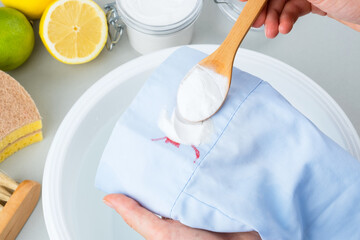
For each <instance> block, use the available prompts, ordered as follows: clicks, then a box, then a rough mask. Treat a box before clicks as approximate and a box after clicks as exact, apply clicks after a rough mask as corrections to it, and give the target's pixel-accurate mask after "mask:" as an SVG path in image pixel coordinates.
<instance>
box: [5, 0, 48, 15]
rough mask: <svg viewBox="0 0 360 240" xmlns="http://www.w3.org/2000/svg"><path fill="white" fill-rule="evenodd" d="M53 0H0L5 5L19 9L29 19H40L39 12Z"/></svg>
mask: <svg viewBox="0 0 360 240" xmlns="http://www.w3.org/2000/svg"><path fill="white" fill-rule="evenodd" d="M54 1H55V0H1V2H2V3H3V4H4V5H5V6H6V7H11V8H15V9H17V10H19V11H20V12H22V13H23V14H25V15H26V16H27V17H28V18H30V19H33V20H35V19H40V17H41V14H42V13H43V12H44V10H45V8H46V7H47V6H49V4H50V3H52V2H54Z"/></svg>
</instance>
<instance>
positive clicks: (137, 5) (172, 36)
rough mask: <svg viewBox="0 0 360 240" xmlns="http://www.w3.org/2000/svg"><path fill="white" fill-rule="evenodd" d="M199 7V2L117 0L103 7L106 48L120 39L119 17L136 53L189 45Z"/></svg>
mask: <svg viewBox="0 0 360 240" xmlns="http://www.w3.org/2000/svg"><path fill="white" fill-rule="evenodd" d="M202 5H203V2H202V0H116V3H111V4H108V5H106V6H105V9H106V10H107V17H108V22H109V31H110V32H109V35H110V39H111V41H112V42H111V43H110V45H108V47H109V48H112V46H113V44H114V43H116V42H117V41H118V40H119V38H120V35H121V32H122V26H121V25H120V24H119V18H120V19H121V21H122V22H123V23H124V25H126V29H127V33H128V37H129V41H130V44H131V46H132V47H133V48H134V49H135V50H136V51H138V52H139V53H142V54H145V53H149V52H153V51H156V50H159V49H163V48H168V47H174V46H178V45H186V44H189V43H190V42H191V40H192V36H193V32H194V23H195V21H196V19H197V18H198V17H199V15H200V12H201V9H202ZM111 28H113V29H114V30H115V33H114V31H113V32H111Z"/></svg>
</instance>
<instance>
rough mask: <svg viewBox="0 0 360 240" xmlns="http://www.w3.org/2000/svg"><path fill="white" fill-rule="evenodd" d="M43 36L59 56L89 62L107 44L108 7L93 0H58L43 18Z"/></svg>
mask: <svg viewBox="0 0 360 240" xmlns="http://www.w3.org/2000/svg"><path fill="white" fill-rule="evenodd" d="M39 32H40V37H41V39H42V41H43V43H44V45H45V47H46V48H47V50H48V51H49V52H50V54H51V55H52V56H53V57H55V58H56V59H57V60H59V61H61V62H63V63H67V64H80V63H85V62H89V61H91V60H92V59H94V58H95V57H97V55H99V53H100V52H101V50H102V49H103V48H104V45H105V43H106V39H107V22H106V17H105V13H104V11H103V10H102V9H101V8H100V7H99V6H98V5H97V4H96V3H95V2H93V1H91V0H58V1H56V2H54V3H53V4H51V5H50V6H49V7H48V8H47V9H46V10H45V12H44V14H43V16H42V17H41V20H40V30H39Z"/></svg>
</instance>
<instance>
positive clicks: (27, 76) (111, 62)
mask: <svg viewBox="0 0 360 240" xmlns="http://www.w3.org/2000/svg"><path fill="white" fill-rule="evenodd" d="M96 2H98V3H99V4H100V5H101V6H104V4H105V3H108V2H111V0H107V1H106V0H97V1H96ZM0 6H2V4H1V3H0ZM38 24H39V23H38V22H35V24H34V28H35V33H36V34H35V35H36V44H35V49H34V51H33V53H32V55H31V57H30V59H29V60H28V61H27V62H26V63H25V64H24V65H23V66H21V67H20V68H18V69H17V70H14V71H11V72H9V74H10V75H12V76H13V77H14V78H15V79H17V80H18V81H19V82H20V83H21V84H22V85H23V86H24V87H25V89H26V90H27V91H28V92H29V93H30V95H31V96H32V97H33V99H34V101H35V102H36V104H37V106H38V108H39V111H40V113H41V115H42V117H43V125H44V129H43V132H44V140H43V141H42V142H40V143H37V144H34V145H31V146H30V147H27V148H25V149H23V150H21V151H19V152H17V153H16V154H14V155H13V156H11V157H9V158H8V159H7V160H5V161H4V162H2V163H0V168H1V169H2V170H4V171H5V172H7V173H8V174H9V175H10V176H12V177H13V178H14V179H16V180H18V181H21V180H24V179H32V180H36V181H39V182H41V181H42V176H43V169H44V164H45V161H46V155H47V152H48V150H49V147H50V144H51V142H52V140H53V138H54V135H55V133H56V130H57V128H58V127H59V125H60V123H61V121H62V119H63V118H64V116H65V115H66V113H67V112H68V111H69V109H70V108H71V106H72V105H73V104H74V103H75V101H76V100H77V99H78V98H79V97H80V96H81V95H82V94H83V93H84V92H85V91H86V90H87V89H88V88H89V87H90V86H91V85H92V84H93V83H95V82H96V81H97V80H98V79H100V78H101V77H102V76H103V75H105V74H106V73H108V72H109V71H111V70H112V69H114V68H116V67H117V66H119V65H121V64H123V63H125V62H127V61H129V60H131V59H134V58H136V57H138V56H139V55H140V54H138V53H137V52H135V51H134V50H133V49H132V48H131V46H130V45H129V42H128V39H127V36H126V34H125V36H124V37H123V39H122V40H121V42H120V43H119V44H118V45H117V46H116V47H115V49H114V50H113V51H112V52H108V51H106V50H103V51H102V53H101V54H100V56H99V57H98V58H96V59H95V60H93V61H92V62H90V63H86V64H83V65H75V66H73V65H65V64H62V63H60V62H58V61H57V60H55V59H54V58H53V57H51V56H50V54H49V53H48V52H47V51H46V49H45V47H44V46H43V44H42V42H41V40H40V38H39V36H38V34H37V32H38ZM231 26H232V23H231V22H230V21H229V20H228V19H227V18H226V17H225V16H224V15H223V14H222V13H221V11H220V10H219V9H218V7H217V6H216V5H215V4H214V3H213V1H212V0H204V8H203V12H202V14H201V16H200V18H199V19H198V21H197V22H196V26H195V36H194V39H193V43H194V44H220V43H221V42H222V40H223V39H224V38H225V36H226V34H227V33H228V31H229V30H230V28H231ZM242 47H243V48H247V49H252V50H255V51H258V52H261V53H264V54H266V55H269V56H272V57H274V58H277V59H279V60H281V61H283V62H285V63H287V64H289V65H291V66H293V67H295V68H296V69H298V70H300V71H301V72H303V73H305V74H306V75H308V76H309V77H310V78H311V79H313V80H314V81H315V82H317V83H318V84H319V85H320V86H321V87H322V88H324V89H325V90H326V91H327V92H328V93H329V94H330V95H331V96H332V97H333V98H334V99H335V101H337V102H338V104H339V105H340V106H341V107H342V108H343V110H344V111H345V113H346V114H347V116H348V117H349V118H350V120H351V122H352V123H353V125H354V126H355V128H356V130H357V131H358V132H360V104H359V102H360V94H359V91H360V33H358V32H355V31H353V30H351V29H349V28H347V27H345V26H343V25H342V24H340V23H338V22H336V21H334V20H332V19H330V18H327V17H320V16H316V15H308V16H306V17H304V18H301V19H300V21H299V22H298V23H296V25H295V28H294V29H293V31H292V32H291V33H290V34H288V35H280V36H278V37H277V38H276V39H273V40H269V39H266V38H265V36H264V33H263V32H254V31H251V32H249V34H248V35H247V37H246V39H245V40H244V42H243V44H242ZM50 237H51V236H50ZM18 239H36V240H42V239H49V236H48V234H47V231H46V227H45V221H44V217H43V210H42V201H41V199H40V201H39V204H38V205H37V207H36V209H35V210H34V212H33V214H32V215H31V217H30V219H29V220H28V222H27V223H26V225H25V226H24V228H23V230H22V231H21V233H20V235H19V237H18Z"/></svg>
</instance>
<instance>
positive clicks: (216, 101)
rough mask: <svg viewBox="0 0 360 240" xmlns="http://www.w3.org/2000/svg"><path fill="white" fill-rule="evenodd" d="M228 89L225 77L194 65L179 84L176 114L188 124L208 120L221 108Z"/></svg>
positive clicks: (227, 81)
mask: <svg viewBox="0 0 360 240" xmlns="http://www.w3.org/2000/svg"><path fill="white" fill-rule="evenodd" d="M228 89H229V80H228V78H227V77H225V76H223V75H221V74H218V73H216V72H215V71H213V70H211V69H208V68H205V67H202V66H200V65H196V66H195V67H194V68H193V69H192V70H191V71H190V72H189V73H188V75H187V76H186V77H185V78H184V79H183V80H182V81H181V83H180V86H179V90H178V95H177V109H178V113H179V114H180V116H181V117H183V118H184V119H186V120H188V121H190V122H200V121H202V120H204V119H208V118H209V117H210V116H212V115H213V114H214V113H215V112H216V111H217V110H218V109H219V108H220V107H221V105H222V104H223V102H224V100H225V98H226V94H227V91H228Z"/></svg>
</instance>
